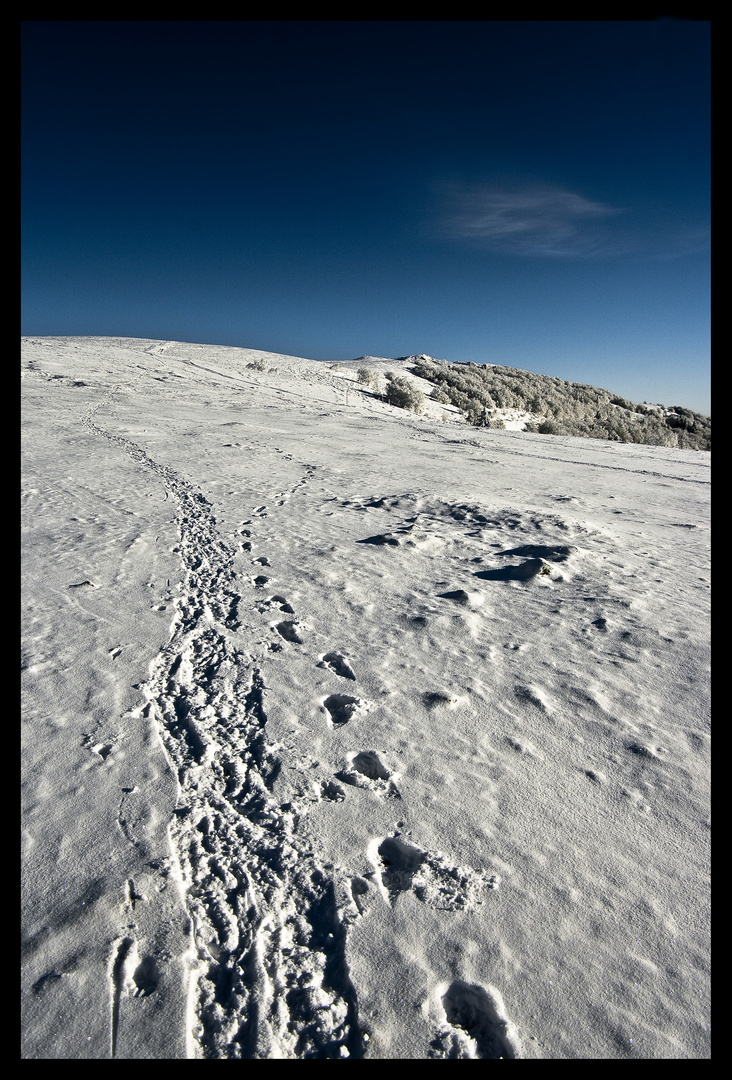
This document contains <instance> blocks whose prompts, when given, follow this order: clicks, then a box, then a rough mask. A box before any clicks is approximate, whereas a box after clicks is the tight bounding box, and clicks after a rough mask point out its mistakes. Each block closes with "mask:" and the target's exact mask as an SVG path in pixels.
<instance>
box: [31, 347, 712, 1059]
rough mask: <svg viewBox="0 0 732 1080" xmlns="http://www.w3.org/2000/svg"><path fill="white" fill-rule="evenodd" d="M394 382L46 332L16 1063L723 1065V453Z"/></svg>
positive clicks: (289, 363) (262, 357)
mask: <svg viewBox="0 0 732 1080" xmlns="http://www.w3.org/2000/svg"><path fill="white" fill-rule="evenodd" d="M364 365H366V366H369V365H372V366H374V367H375V369H378V370H380V371H382V372H386V371H387V370H392V371H395V372H401V371H402V369H403V368H404V370H406V368H407V365H406V364H405V363H404V362H397V361H394V360H388V359H382V358H372V357H366V358H364V357H362V358H359V359H358V360H354V361H349V362H344V363H341V364H337V365H331V364H325V363H319V362H317V361H314V360H308V359H305V358H298V357H289V356H279V355H274V354H267V353H262V352H260V351H258V350H248V349H236V348H228V347H222V346H210V345H197V344H186V343H181V342H172V341H171V342H161V341H150V340H140V339H124V338H121V339H117V338H115V339H112V338H34V339H31V338H26V339H24V340H23V342H22V366H21V372H22V416H21V418H22V434H23V446H22V498H23V516H22V552H21V555H22V563H21V565H22V673H21V689H22V796H23V804H22V828H23V857H22V933H23V938H22V942H23V944H22V1017H23V1041H22V1055H23V1056H24V1057H26V1058H72V1059H73V1058H109V1057H117V1058H161V1059H162V1058H185V1057H197V1058H208V1057H210V1058H251V1057H259V1058H279V1057H282V1058H294V1059H300V1058H345V1057H365V1058H414V1059H427V1058H498V1057H504V1058H506V1057H523V1058H559V1059H568V1058H612V1059H624V1058H645V1059H657V1058H685V1059H694V1058H705V1057H707V1056H708V1055H709V936H708V935H709V924H708V916H709V878H708V875H709V736H710V730H709V718H708V703H709V683H708V639H709V599H708V597H709V592H708V590H709V533H708V503H709V492H710V487H709V455H708V454H700V453H697V452H694V451H692V450H678V449H669V448H664V447H649V446H637V445H630V444H621V443H603V442H598V441H596V440H591V439H579V438H568V437H556V436H555V437H552V438H551V439H547V437H545V436H542V435H534V434H528V433H524V432H521V431H517V430H510V429H507V430H503V431H495V430H492V429H490V430H485V429H478V428H470V427H466V426H465V424H464V422H463V421H462V419H461V418H460V417H459V415H458V414H457V411H456V410H455V409H453V408H452V407H450V406H447V407H444V406H438V405H436V404H435V403H432V404H428V409H427V412H426V413H425V414H424V415H416V414H414V413H409V412H405V411H404V410H401V409H397V408H395V407H393V406H390V405H387V404H386V403H385V402H384V401H382V400H381V399H380V398H379V397H378V396H377V395H376V394H375V392H374V391H373V389H371V388H369V387H368V386H365V385H362V384H359V382H358V378H357V371H358V368H359V367H362V366H364ZM410 377H411V376H410Z"/></svg>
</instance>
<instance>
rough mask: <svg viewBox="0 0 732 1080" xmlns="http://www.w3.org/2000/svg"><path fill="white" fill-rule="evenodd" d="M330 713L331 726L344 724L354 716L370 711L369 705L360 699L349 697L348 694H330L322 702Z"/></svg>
mask: <svg viewBox="0 0 732 1080" xmlns="http://www.w3.org/2000/svg"><path fill="white" fill-rule="evenodd" d="M323 705H324V707H325V708H326V709H327V711H328V712H329V713H330V718H331V721H332V723H333V724H346V723H348V721H349V720H351V719H353V717H354V716H356V715H363V714H365V713H367V712H368V711H369V709H370V703H369V702H367V701H364V700H363V699H362V698H357V697H349V695H348V694H331V695H330V697H327V698H326V699H325V701H324V702H323Z"/></svg>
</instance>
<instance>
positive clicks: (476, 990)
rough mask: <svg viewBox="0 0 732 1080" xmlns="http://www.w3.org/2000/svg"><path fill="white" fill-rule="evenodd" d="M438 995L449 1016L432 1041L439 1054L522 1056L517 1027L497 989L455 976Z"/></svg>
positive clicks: (449, 1055) (452, 1055)
mask: <svg viewBox="0 0 732 1080" xmlns="http://www.w3.org/2000/svg"><path fill="white" fill-rule="evenodd" d="M435 997H436V998H437V1002H436V1004H437V1005H438V1007H439V1009H440V1010H441V1011H442V1013H443V1015H444V1018H445V1019H444V1021H443V1023H442V1025H441V1026H442V1031H441V1032H440V1034H439V1035H438V1036H437V1037H436V1038H435V1039H434V1040H433V1041H432V1043H431V1046H432V1048H433V1049H434V1050H437V1051H438V1054H437V1055H436V1056H439V1057H448V1058H450V1057H458V1058H478V1059H483V1060H491V1059H500V1058H504V1059H509V1058H510V1059H514V1058H518V1057H519V1056H520V1046H519V1041H518V1037H517V1035H516V1030H515V1028H514V1025H513V1024H512V1023H511V1022H510V1021H509V1020H508V1019H507V1018H506V1009H505V1006H504V1004H503V1001H502V999H501V995H500V994H499V993H498V991H497V990H494V989H493V988H492V987H485V986H482V985H481V984H480V983H473V982H467V981H465V980H464V979H455V980H453V982H451V983H450V984H449V985H447V984H445V983H443V984H442V985H441V986H439V987H438V988H437V990H436V993H435Z"/></svg>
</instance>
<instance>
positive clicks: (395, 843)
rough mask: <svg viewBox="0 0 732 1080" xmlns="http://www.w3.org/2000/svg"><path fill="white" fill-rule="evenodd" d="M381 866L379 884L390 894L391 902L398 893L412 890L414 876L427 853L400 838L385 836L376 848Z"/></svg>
mask: <svg viewBox="0 0 732 1080" xmlns="http://www.w3.org/2000/svg"><path fill="white" fill-rule="evenodd" d="M378 855H379V861H380V863H381V866H382V871H381V883H382V885H383V886H384V888H385V889H386V890H387V892H388V893H390V894H391V898H392V902H393V900H395V899H396V897H397V896H398V895H399V893H400V892H407V891H408V890H409V889H411V888H412V882H413V881H414V875H415V874H416V873H417V871H418V870H419V868H420V866H421V865H422V863H423V862H424V860H425V858H426V855H427V852H425V851H422V849H421V848H418V847H417V846H416V845H415V844H410V843H408V842H407V841H406V840H404V838H403V837H401V836H387V837H386V839H385V840H382V842H381V844H379V847H378Z"/></svg>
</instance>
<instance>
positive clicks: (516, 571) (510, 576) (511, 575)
mask: <svg viewBox="0 0 732 1080" xmlns="http://www.w3.org/2000/svg"><path fill="white" fill-rule="evenodd" d="M550 573H551V568H550V567H548V566H547V565H546V563H544V562H542V560H541V559H527V560H526V562H524V563H521V564H520V566H504V567H502V568H501V569H500V570H479V571H478V572H477V574H476V575H475V576H476V577H479V578H482V579H483V580H484V581H530V580H531V578H535V577H538V575H539V574H550Z"/></svg>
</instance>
